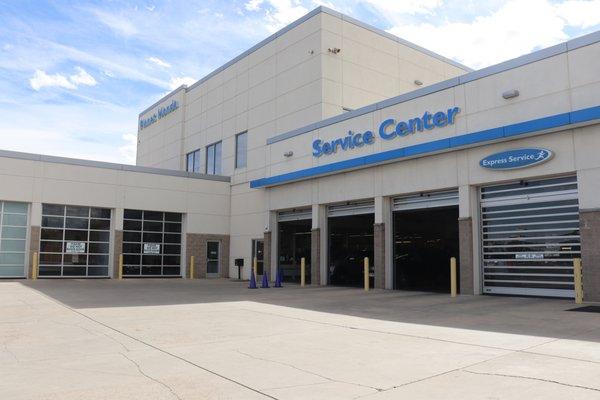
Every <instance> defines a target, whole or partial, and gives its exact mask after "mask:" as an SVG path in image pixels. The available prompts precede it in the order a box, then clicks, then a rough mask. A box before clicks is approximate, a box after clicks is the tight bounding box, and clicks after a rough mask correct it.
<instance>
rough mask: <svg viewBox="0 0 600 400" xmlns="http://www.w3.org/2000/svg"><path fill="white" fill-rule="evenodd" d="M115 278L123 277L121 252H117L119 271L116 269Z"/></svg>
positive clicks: (120, 278)
mask: <svg viewBox="0 0 600 400" xmlns="http://www.w3.org/2000/svg"><path fill="white" fill-rule="evenodd" d="M117 278H118V279H119V280H122V279H123V254H119V271H117Z"/></svg>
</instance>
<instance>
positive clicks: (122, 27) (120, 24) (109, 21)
mask: <svg viewBox="0 0 600 400" xmlns="http://www.w3.org/2000/svg"><path fill="white" fill-rule="evenodd" d="M92 12H93V13H94V15H95V16H96V18H97V19H98V21H100V22H101V23H103V24H104V25H106V26H107V27H109V28H110V29H112V30H113V31H115V32H116V33H118V34H120V35H123V36H133V35H135V34H137V33H138V28H137V27H136V26H135V25H134V24H133V22H132V21H131V19H130V18H129V17H127V16H125V15H119V14H114V13H109V12H106V11H101V10H92Z"/></svg>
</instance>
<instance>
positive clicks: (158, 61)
mask: <svg viewBox="0 0 600 400" xmlns="http://www.w3.org/2000/svg"><path fill="white" fill-rule="evenodd" d="M146 60H148V61H150V62H151V63H154V64H156V65H158V66H159V67H163V68H171V64H169V63H168V62H166V61H163V60H161V59H160V58H158V57H148V58H146Z"/></svg>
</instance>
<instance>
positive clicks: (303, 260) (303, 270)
mask: <svg viewBox="0 0 600 400" xmlns="http://www.w3.org/2000/svg"><path fill="white" fill-rule="evenodd" d="M305 284H306V258H304V257H302V258H301V259H300V286H302V287H304V285H305Z"/></svg>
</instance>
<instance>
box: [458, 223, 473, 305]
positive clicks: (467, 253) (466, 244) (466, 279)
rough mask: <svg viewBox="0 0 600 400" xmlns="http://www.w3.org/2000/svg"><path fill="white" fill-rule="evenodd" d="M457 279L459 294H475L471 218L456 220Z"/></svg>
mask: <svg viewBox="0 0 600 400" xmlns="http://www.w3.org/2000/svg"><path fill="white" fill-rule="evenodd" d="M458 246H459V252H458V275H459V276H458V279H459V285H460V294H475V290H474V288H473V273H474V271H473V220H472V219H471V218H460V219H459V220H458Z"/></svg>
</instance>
